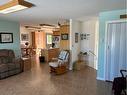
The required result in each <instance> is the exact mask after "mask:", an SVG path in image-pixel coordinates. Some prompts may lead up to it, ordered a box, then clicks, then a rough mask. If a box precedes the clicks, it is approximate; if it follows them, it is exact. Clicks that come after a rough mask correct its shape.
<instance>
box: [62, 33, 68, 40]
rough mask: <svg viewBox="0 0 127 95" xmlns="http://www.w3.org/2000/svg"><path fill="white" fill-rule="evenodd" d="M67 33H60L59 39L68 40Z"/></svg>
mask: <svg viewBox="0 0 127 95" xmlns="http://www.w3.org/2000/svg"><path fill="white" fill-rule="evenodd" d="M68 39H69V37H68V34H61V40H68Z"/></svg>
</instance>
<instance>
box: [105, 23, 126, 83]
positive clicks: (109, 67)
mask: <svg viewBox="0 0 127 95" xmlns="http://www.w3.org/2000/svg"><path fill="white" fill-rule="evenodd" d="M107 28H108V29H107V45H106V46H107V47H106V74H105V75H106V80H109V81H113V79H114V78H115V77H119V76H121V75H120V70H121V69H127V41H126V37H127V22H115V23H109V24H108V27H107Z"/></svg>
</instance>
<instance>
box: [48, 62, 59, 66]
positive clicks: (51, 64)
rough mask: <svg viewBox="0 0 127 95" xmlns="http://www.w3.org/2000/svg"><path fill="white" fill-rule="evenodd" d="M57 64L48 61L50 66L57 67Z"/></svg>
mask: <svg viewBox="0 0 127 95" xmlns="http://www.w3.org/2000/svg"><path fill="white" fill-rule="evenodd" d="M58 65H59V62H50V63H49V66H51V67H58Z"/></svg>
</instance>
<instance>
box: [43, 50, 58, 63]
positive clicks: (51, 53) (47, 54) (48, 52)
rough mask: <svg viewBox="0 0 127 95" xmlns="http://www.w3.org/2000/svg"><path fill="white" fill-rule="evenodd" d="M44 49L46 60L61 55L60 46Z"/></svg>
mask: <svg viewBox="0 0 127 95" xmlns="http://www.w3.org/2000/svg"><path fill="white" fill-rule="evenodd" d="M42 51H43V53H42V56H44V57H45V60H46V61H47V62H49V61H51V60H52V58H57V57H58V55H59V48H52V49H45V50H42Z"/></svg>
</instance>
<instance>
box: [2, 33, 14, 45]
mask: <svg viewBox="0 0 127 95" xmlns="http://www.w3.org/2000/svg"><path fill="white" fill-rule="evenodd" d="M0 43H13V33H0Z"/></svg>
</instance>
